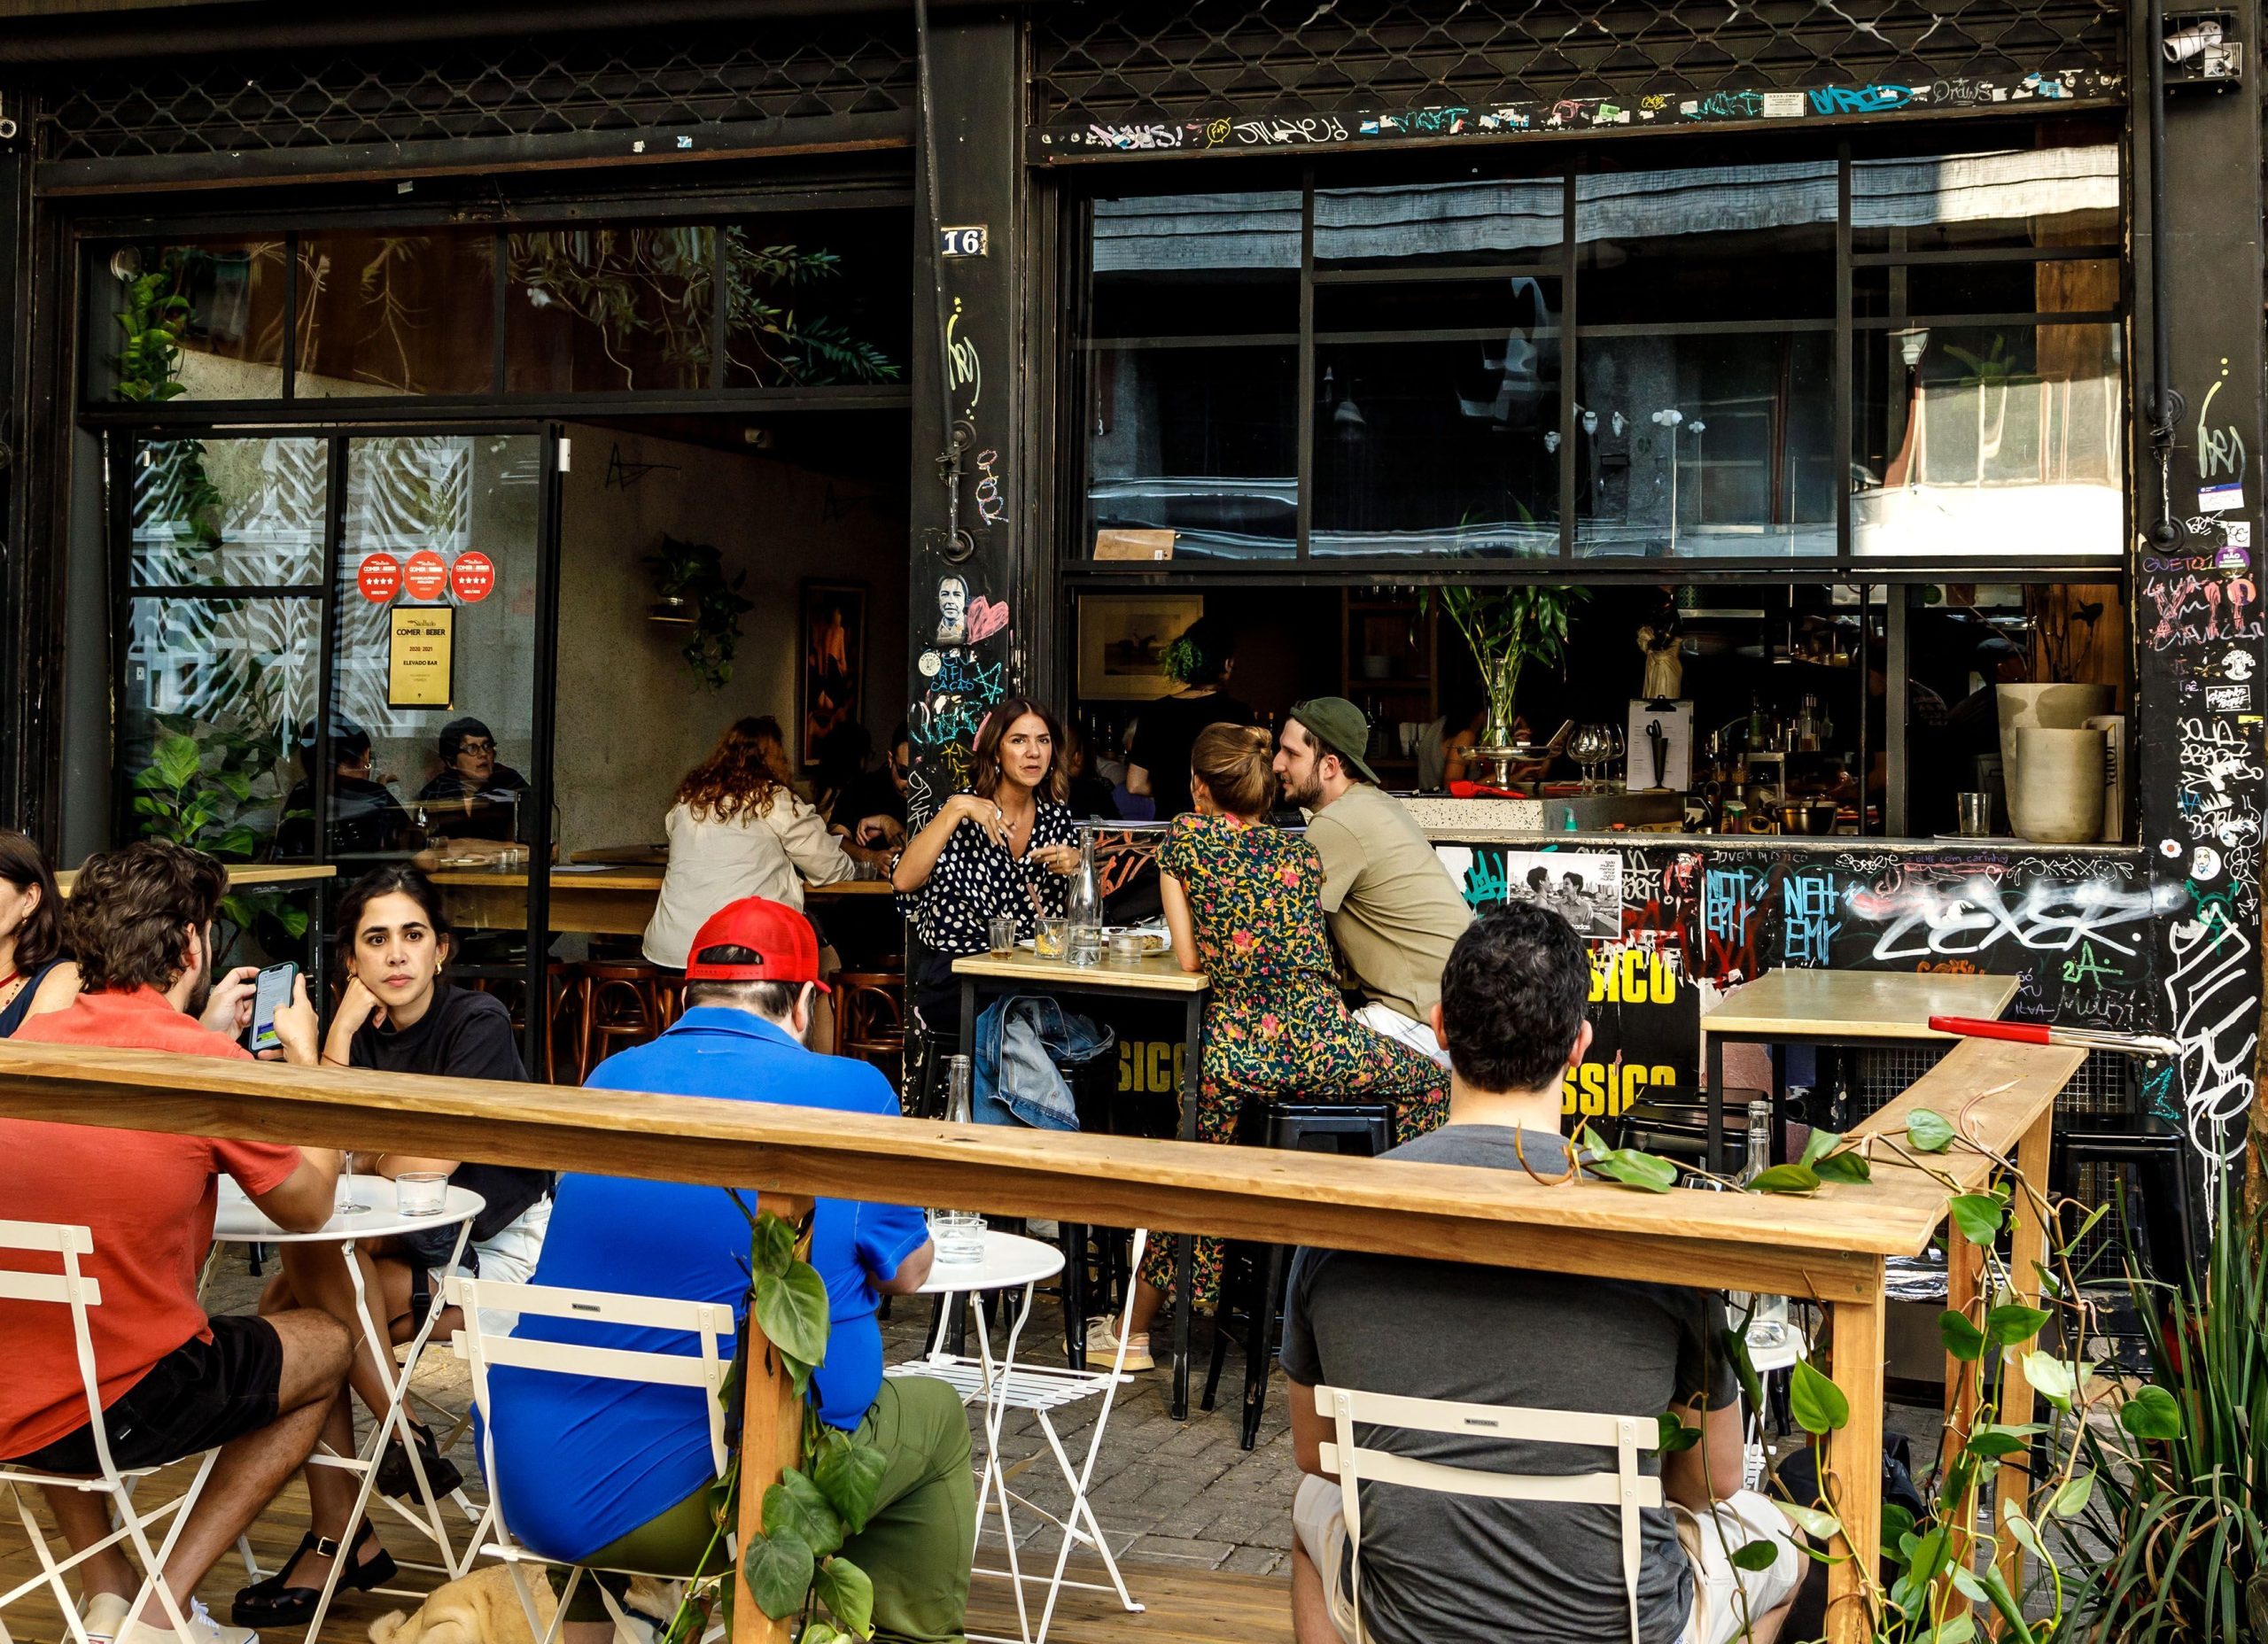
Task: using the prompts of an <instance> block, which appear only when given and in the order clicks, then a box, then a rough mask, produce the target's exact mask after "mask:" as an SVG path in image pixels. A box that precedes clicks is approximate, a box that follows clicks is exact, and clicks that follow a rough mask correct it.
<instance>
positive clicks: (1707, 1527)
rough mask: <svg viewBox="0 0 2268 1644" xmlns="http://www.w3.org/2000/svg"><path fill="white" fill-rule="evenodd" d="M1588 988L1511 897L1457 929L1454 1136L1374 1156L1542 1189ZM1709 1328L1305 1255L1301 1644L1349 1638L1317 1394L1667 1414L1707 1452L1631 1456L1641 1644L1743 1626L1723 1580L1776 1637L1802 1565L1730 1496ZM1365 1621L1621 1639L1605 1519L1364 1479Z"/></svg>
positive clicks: (1548, 918) (1682, 1308) (1448, 1012)
mask: <svg viewBox="0 0 2268 1644" xmlns="http://www.w3.org/2000/svg"><path fill="white" fill-rule="evenodd" d="M1589 977H1590V966H1589V964H1588V960H1587V959H1586V958H1585V956H1584V953H1583V949H1582V944H1581V940H1580V939H1579V938H1578V937H1577V936H1576V935H1575V934H1574V932H1573V929H1572V928H1570V927H1569V926H1568V924H1567V922H1566V921H1565V919H1561V918H1560V917H1559V916H1558V915H1557V913H1553V912H1550V911H1548V910H1545V909H1542V908H1538V907H1534V906H1530V905H1527V904H1524V903H1511V904H1510V905H1508V906H1506V907H1503V908H1501V909H1498V910H1497V911H1495V912H1492V913H1490V914H1489V915H1488V916H1487V918H1485V919H1482V920H1481V921H1480V923H1479V924H1477V925H1475V926H1474V927H1472V929H1471V930H1470V931H1468V932H1467V933H1466V934H1465V935H1464V937H1463V938H1462V939H1461V940H1460V941H1459V942H1457V944H1456V950H1455V951H1454V952H1453V953H1452V954H1451V955H1450V958H1449V965H1448V967H1447V969H1446V970H1445V972H1444V973H1443V975H1442V978H1441V989H1442V997H1441V1004H1439V1005H1437V1006H1436V1007H1435V1008H1434V1012H1433V1019H1434V1028H1435V1031H1436V1032H1438V1033H1439V1034H1440V1035H1441V1043H1442V1044H1443V1045H1444V1046H1445V1047H1446V1048H1447V1049H1448V1051H1449V1059H1450V1068H1451V1080H1450V1091H1449V1123H1448V1124H1447V1125H1445V1126H1443V1127H1442V1128H1441V1129H1439V1130H1436V1131H1434V1132H1433V1134H1431V1135H1429V1136H1422V1137H1420V1138H1418V1139H1417V1141H1415V1142H1412V1143H1410V1144H1406V1145H1404V1146H1402V1147H1398V1148H1395V1149H1394V1151H1393V1152H1390V1153H1388V1154H1386V1158H1388V1159H1415V1160H1418V1161H1421V1162H1424V1163H1429V1164H1453V1165H1477V1166H1480V1167H1488V1168H1495V1169H1503V1170H1513V1171H1517V1170H1519V1169H1520V1168H1521V1154H1522V1153H1525V1155H1526V1166H1527V1167H1528V1168H1529V1169H1532V1170H1534V1172H1535V1173H1537V1174H1538V1175H1543V1176H1546V1177H1550V1176H1555V1175H1562V1174H1564V1173H1565V1171H1566V1169H1567V1166H1568V1157H1567V1149H1566V1144H1565V1143H1564V1142H1563V1141H1562V1140H1561V1139H1560V1136H1559V1133H1558V1121H1559V1112H1560V1085H1559V1081H1560V1074H1561V1072H1562V1071H1563V1070H1564V1069H1565V1067H1566V1066H1568V1065H1569V1064H1570V1063H1571V1062H1573V1061H1575V1060H1578V1059H1581V1055H1582V1052H1583V1050H1584V1048H1585V1047H1586V1046H1587V1045H1588V1043H1589V1041H1590V1028H1589V1025H1588V1023H1587V1022H1586V1021H1585V1020H1584V1009H1585V1006H1586V1004H1587V1003H1588V997H1589ZM1724 1327H1725V1307H1724V1304H1723V1302H1722V1300H1721V1299H1720V1298H1719V1297H1717V1296H1716V1295H1715V1294H1713V1293H1712V1292H1710V1291H1697V1290H1688V1289H1682V1288H1678V1287H1675V1286H1672V1285H1666V1284H1650V1283H1638V1282H1624V1281H1616V1280H1604V1279H1589V1278H1578V1277H1571V1276H1562V1275H1558V1274H1550V1273H1535V1272H1528V1271H1525V1270H1522V1269H1520V1268H1493V1267H1489V1268H1484V1267H1466V1266H1464V1265H1461V1264H1459V1263H1456V1262H1446V1261H1418V1260H1411V1259H1409V1258H1404V1257H1393V1256H1374V1255H1362V1254H1354V1253H1349V1252H1337V1251H1318V1250H1302V1251H1301V1252H1300V1253H1299V1256H1298V1258H1297V1260H1296V1261H1295V1262H1294V1264H1293V1269H1292V1280H1291V1293H1290V1297H1289V1299H1288V1300H1287V1301H1286V1302H1285V1314H1284V1346H1283V1362H1284V1370H1285V1375H1286V1376H1288V1377H1289V1378H1290V1381H1291V1383H1292V1389H1291V1406H1292V1434H1293V1445H1294V1449H1295V1452H1296V1454H1297V1456H1298V1459H1299V1464H1300V1467H1301V1470H1303V1471H1304V1472H1306V1473H1308V1474H1310V1475H1313V1476H1312V1477H1306V1478H1303V1479H1302V1480H1301V1486H1300V1493H1299V1499H1298V1502H1297V1504H1296V1506H1295V1508H1294V1512H1293V1519H1294V1524H1295V1527H1296V1529H1297V1532H1298V1536H1297V1541H1298V1547H1297V1550H1296V1551H1295V1553H1294V1555H1293V1620H1294V1624H1295V1632H1296V1635H1297V1638H1298V1640H1299V1644H1332V1640H1336V1639H1341V1638H1348V1637H1351V1633H1352V1625H1351V1615H1350V1604H1349V1590H1348V1578H1347V1577H1348V1572H1347V1566H1346V1559H1345V1547H1346V1537H1345V1526H1344V1524H1343V1522H1341V1520H1340V1491H1339V1486H1338V1483H1337V1481H1336V1480H1335V1479H1331V1480H1330V1481H1329V1482H1325V1478H1326V1476H1325V1475H1324V1474H1323V1473H1322V1470H1321V1464H1320V1461H1319V1458H1318V1455H1317V1446H1319V1445H1320V1444H1321V1443H1322V1442H1324V1440H1326V1439H1328V1438H1330V1436H1331V1432H1330V1422H1329V1419H1328V1418H1327V1417H1325V1416H1323V1415H1318V1414H1317V1412H1316V1408H1315V1397H1314V1393H1313V1392H1312V1389H1314V1388H1316V1387H1318V1386H1334V1387H1348V1388H1356V1389H1361V1390H1364V1391H1369V1392H1386V1393H1394V1394H1397V1395H1400V1396H1402V1397H1405V1398H1417V1399H1429V1400H1452V1401H1456V1402H1462V1403H1467V1404H1494V1405H1511V1406H1521V1407H1529V1408H1537V1409H1556V1410H1572V1411H1581V1412H1588V1413H1591V1414H1596V1415H1637V1416H1643V1417H1644V1418H1646V1419H1647V1420H1648V1421H1651V1420H1653V1419H1654V1418H1656V1417H1658V1415H1660V1414H1661V1413H1662V1412H1663V1411H1665V1410H1674V1411H1675V1412H1676V1413H1677V1414H1678V1415H1679V1416H1680V1417H1681V1418H1682V1419H1683V1420H1684V1421H1686V1422H1687V1423H1689V1424H1690V1425H1697V1426H1699V1427H1701V1428H1702V1429H1703V1434H1704V1438H1703V1443H1702V1445H1701V1446H1698V1447H1697V1448H1694V1449H1689V1450H1685V1451H1682V1452H1681V1453H1679V1454H1675V1455H1672V1456H1670V1457H1668V1458H1667V1459H1666V1462H1665V1461H1664V1460H1663V1459H1662V1458H1660V1457H1658V1456H1657V1455H1654V1454H1651V1453H1649V1454H1643V1455H1642V1457H1641V1465H1642V1466H1643V1468H1644V1470H1646V1471H1648V1472H1655V1471H1658V1472H1659V1473H1660V1474H1661V1477H1662V1488H1663V1493H1664V1495H1665V1496H1666V1499H1667V1501H1669V1503H1670V1504H1671V1505H1670V1506H1668V1507H1665V1508H1651V1509H1648V1510H1646V1511H1645V1512H1643V1514H1642V1515H1641V1544H1642V1556H1641V1562H1640V1567H1639V1575H1638V1617H1639V1633H1640V1639H1639V1644H1680V1640H1687V1639H1690V1640H1695V1644H1727V1641H1728V1640H1731V1639H1733V1638H1735V1637H1736V1636H1738V1635H1739V1633H1740V1628H1741V1624H1742V1619H1743V1617H1742V1614H1741V1611H1742V1608H1743V1607H1742V1605H1741V1604H1740V1602H1739V1601H1738V1600H1737V1599H1736V1594H1735V1589H1736V1586H1737V1587H1739V1588H1741V1589H1744V1592H1745V1597H1746V1605H1745V1608H1746V1609H1747V1612H1748V1616H1749V1617H1750V1618H1751V1621H1752V1627H1753V1630H1752V1632H1751V1634H1750V1635H1749V1636H1750V1637H1751V1638H1752V1639H1753V1640H1754V1644H1771V1640H1772V1638H1773V1635H1774V1634H1775V1632H1777V1631H1778V1629H1779V1625H1780V1623H1781V1621H1782V1619H1783V1617H1784V1616H1785V1613H1786V1606H1787V1604H1788V1602H1789V1601H1790V1600H1791V1599H1792V1597H1793V1596H1794V1593H1795V1588H1796V1585H1797V1582H1798V1578H1800V1576H1801V1574H1802V1570H1803V1562H1804V1561H1803V1556H1802V1555H1801V1554H1800V1553H1799V1552H1798V1550H1797V1549H1796V1547H1794V1545H1793V1543H1792V1540H1791V1539H1790V1531H1789V1528H1788V1524H1787V1521H1786V1520H1785V1519H1784V1518H1783V1516H1781V1515H1780V1514H1779V1513H1778V1511H1777V1510H1776V1509H1775V1508H1773V1507H1772V1505H1771V1504H1770V1502H1768V1501H1766V1500H1765V1499H1764V1498H1763V1497H1761V1496H1759V1495H1756V1494H1754V1493H1750V1492H1745V1491H1742V1490H1741V1489H1740V1484H1741V1461H1742V1437H1743V1435H1742V1431H1741V1421H1740V1406H1739V1394H1738V1388H1737V1384H1736V1381H1735V1378H1734V1376H1733V1372H1732V1369H1731V1367H1730V1366H1729V1365H1728V1363H1727V1362H1726V1361H1725V1359H1724V1356H1723V1353H1722V1352H1721V1350H1720V1348H1719V1347H1718V1345H1717V1333H1718V1332H1719V1331H1720V1330H1722V1329H1723V1328H1724ZM1366 1431H1367V1430H1366ZM1373 1441H1374V1442H1378V1443H1379V1444H1380V1445H1381V1446H1382V1447H1386V1448H1391V1449H1393V1450H1394V1451H1396V1452H1397V1453H1400V1454H1406V1455H1410V1456H1415V1457H1417V1458H1419V1459H1422V1460H1426V1461H1433V1462H1445V1463H1450V1464H1455V1465H1462V1466H1466V1467H1473V1466H1481V1467H1488V1468H1492V1469H1495V1470H1498V1471H1507V1472H1521V1473H1588V1472H1596V1471H1598V1470H1601V1468H1602V1466H1604V1467H1608V1468H1611V1467H1612V1455H1611V1454H1609V1453H1606V1452H1603V1451H1596V1450H1590V1449H1585V1448H1579V1447H1575V1446H1565V1445H1546V1444H1534V1443H1527V1442H1521V1441H1513V1440H1476V1439H1472V1438H1464V1437H1461V1436H1451V1435H1430V1434H1420V1433H1410V1432H1405V1431H1399V1430H1396V1431H1392V1432H1391V1433H1390V1434H1389V1435H1387V1436H1386V1437H1385V1438H1379V1439H1374V1440H1373ZM1602 1458H1604V1459H1602ZM1362 1502H1363V1535H1362V1583H1361V1597H1362V1619H1363V1626H1364V1628H1365V1630H1366V1631H1367V1632H1368V1633H1369V1635H1370V1637H1371V1640H1373V1644H1464V1641H1467V1640H1469V1641H1470V1644H1482V1641H1483V1640H1486V1641H1487V1644H1612V1640H1624V1639H1627V1638H1628V1636H1629V1632H1630V1621H1629V1609H1628V1603H1627V1597H1626V1594H1625V1590H1624V1584H1623V1575H1622V1550H1621V1549H1622V1540H1621V1524H1620V1518H1619V1514H1617V1513H1616V1512H1615V1511H1614V1509H1612V1508H1604V1507H1595V1506H1571V1505H1566V1504H1563V1503H1557V1502H1529V1501H1489V1500H1486V1499H1483V1498H1478V1497H1470V1496H1455V1495H1447V1494H1439V1493H1432V1492H1427V1491H1421V1490H1417V1489H1411V1488H1407V1487H1403V1486H1399V1485H1381V1484H1374V1483H1365V1484H1364V1485H1363V1486H1362ZM1712 1503H1715V1507H1714V1510H1712ZM1767 1538H1770V1539H1778V1541H1779V1543H1780V1547H1779V1556H1778V1558H1777V1559H1776V1560H1775V1563H1774V1564H1773V1566H1772V1567H1771V1569H1769V1570H1765V1571H1761V1572H1758V1573H1752V1574H1751V1573H1746V1572H1738V1571H1736V1570H1734V1569H1733V1567H1732V1563H1731V1554H1732V1552H1733V1551H1735V1550H1736V1549H1738V1548H1739V1547H1742V1546H1744V1545H1745V1544H1746V1543H1748V1542H1749V1541H1751V1540H1754V1539H1767ZM1326 1570H1327V1571H1328V1572H1329V1575H1330V1582H1329V1586H1325V1583H1324V1575H1323V1573H1322V1572H1324V1571H1326ZM1689 1626H1690V1628H1691V1630H1690V1631H1689Z"/></svg>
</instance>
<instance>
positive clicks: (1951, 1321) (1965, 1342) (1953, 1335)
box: [1938, 1307, 1985, 1364]
mask: <svg viewBox="0 0 2268 1644" xmlns="http://www.w3.org/2000/svg"><path fill="white" fill-rule="evenodd" d="M1938 1340H1939V1341H1941V1342H1943V1343H1944V1344H1945V1349H1946V1352H1947V1353H1951V1354H1953V1357H1954V1358H1956V1359H1958V1360H1960V1361H1961V1362H1962V1363H1963V1364H1974V1363H1976V1362H1977V1360H1979V1359H1981V1358H1983V1357H1984V1356H1985V1332H1984V1331H1983V1330H1978V1329H1977V1326H1976V1325H1974V1324H1972V1323H1970V1322H1969V1315H1968V1314H1965V1313H1956V1312H1955V1311H1954V1310H1953V1308H1951V1307H1947V1308H1946V1310H1945V1311H1944V1312H1943V1313H1940V1314H1938Z"/></svg>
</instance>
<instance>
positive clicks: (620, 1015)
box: [575, 959, 679, 1082]
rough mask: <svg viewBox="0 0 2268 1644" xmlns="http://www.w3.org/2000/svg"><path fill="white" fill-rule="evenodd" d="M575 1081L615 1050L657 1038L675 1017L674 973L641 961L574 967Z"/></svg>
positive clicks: (593, 962) (607, 961) (608, 961)
mask: <svg viewBox="0 0 2268 1644" xmlns="http://www.w3.org/2000/svg"><path fill="white" fill-rule="evenodd" d="M578 972H579V976H580V978H581V981H580V985H579V989H578V994H579V1001H578V1009H579V1014H580V1020H579V1022H578V1024H577V1037H576V1057H575V1070H576V1079H577V1082H581V1081H582V1080H584V1079H586V1078H588V1077H589V1076H590V1072H591V1069H592V1068H594V1067H595V1066H598V1065H599V1064H600V1063H601V1062H602V1061H604V1060H605V1059H607V1058H608V1057H610V1056H611V1055H613V1054H614V1053H615V1051H619V1050H626V1049H627V1048H628V1047H630V1046H631V1045H633V1044H644V1043H648V1042H649V1041H650V1040H653V1039H657V1038H659V1037H660V1036H661V1033H662V1029H663V1028H666V1027H668V1026H669V1025H670V1022H671V1021H672V1019H673V1018H674V1017H675V1015H676V1013H677V1012H676V1008H675V1007H676V1003H677V998H678V991H679V990H678V988H677V987H676V985H675V984H674V982H673V979H672V973H669V972H666V971H664V970H663V969H662V967H661V966H660V965H649V964H648V963H647V962H646V961H645V960H643V959H591V960H588V961H586V963H585V964H583V965H580V966H579V967H578Z"/></svg>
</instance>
